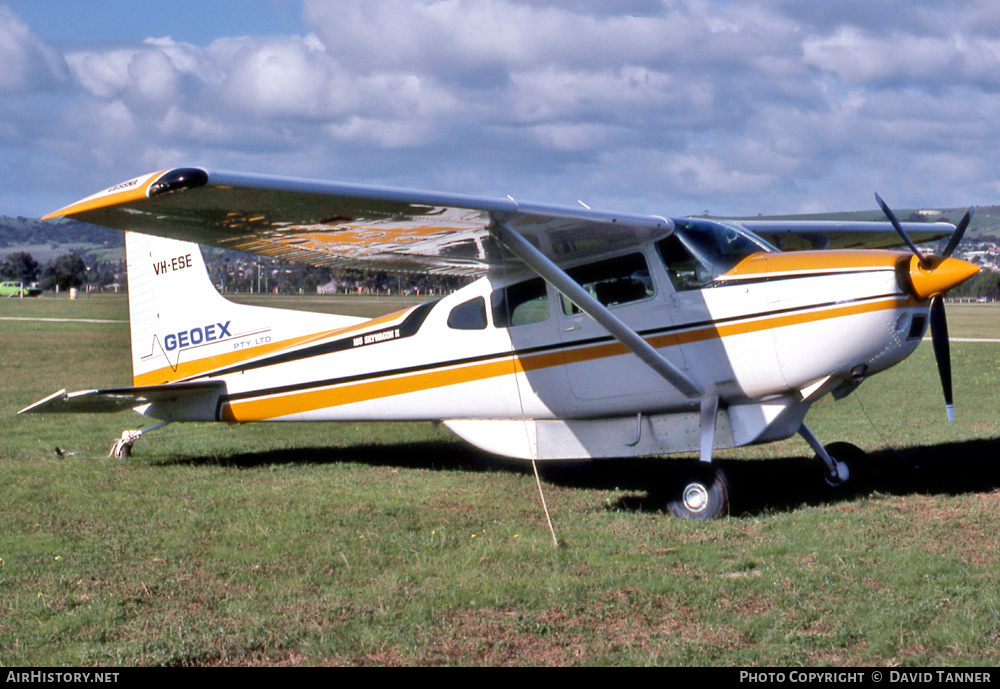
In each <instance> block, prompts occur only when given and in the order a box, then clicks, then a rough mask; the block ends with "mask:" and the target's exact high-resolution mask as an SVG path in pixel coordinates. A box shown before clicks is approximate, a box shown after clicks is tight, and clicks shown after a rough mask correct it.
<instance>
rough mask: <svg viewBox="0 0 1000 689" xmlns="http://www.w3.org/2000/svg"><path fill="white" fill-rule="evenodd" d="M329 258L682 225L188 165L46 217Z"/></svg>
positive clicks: (562, 251) (459, 259)
mask: <svg viewBox="0 0 1000 689" xmlns="http://www.w3.org/2000/svg"><path fill="white" fill-rule="evenodd" d="M57 216H68V217H72V218H74V219H76V220H80V221H83V222H89V223H93V224H96V225H103V226H105V227H112V228H117V229H122V230H131V231H135V232H140V233H145V234H152V235H158V236H162V237H169V238H173V239H181V240H185V241H192V242H196V243H198V244H204V245H208V246H215V247H220V248H224V249H235V250H238V251H243V252H246V253H253V254H260V255H264V256H271V257H274V258H282V259H287V260H293V261H298V262H302V263H308V264H310V265H317V266H327V267H361V268H370V269H380V270H394V271H401V272H430V273H439V274H452V275H480V274H483V273H485V272H487V271H489V270H491V269H496V268H500V267H502V266H504V265H505V261H511V260H513V259H512V257H511V256H509V255H508V256H506V258H505V256H504V253H503V252H501V251H500V250H499V249H498V246H497V244H496V243H495V242H494V241H492V240H491V237H490V228H491V227H494V226H495V225H496V224H497V223H503V224H505V225H506V226H508V227H510V228H512V229H513V230H515V231H516V232H518V233H519V234H521V235H522V236H526V237H527V238H528V239H529V241H531V242H532V243H533V244H535V245H536V246H537V247H538V248H539V249H540V250H542V251H543V252H544V253H545V254H546V255H548V256H550V257H552V258H553V260H556V261H560V259H561V258H565V257H572V258H577V257H580V256H587V255H592V254H600V253H603V252H606V251H609V250H613V249H616V248H619V247H625V246H631V245H635V244H638V243H641V242H644V241H646V240H648V239H651V238H657V237H660V236H665V235H667V234H669V233H670V232H671V231H672V228H673V223H672V221H670V220H668V219H666V218H663V217H658V216H650V215H628V214H612V213H603V212H597V211H591V210H589V209H585V208H582V207H581V208H567V207H560V206H548V205H540V204H526V203H521V202H517V201H515V200H513V199H512V198H486V197H475V196H465V195H459V194H444V193H436V192H425V191H415V190H404V189H395V188H390V187H376V186H365V185H355V184H343V183H334V182H319V181H312V180H303V179H293V178H287V177H273V176H264V175H250V174H243V173H234V172H221V171H214V170H206V169H202V168H177V169H173V170H166V171H161V172H156V173H153V174H150V175H145V176H142V177H137V178H135V179H132V180H129V181H128V182H124V183H122V184H118V185H115V186H113V187H111V188H109V189H107V190H105V191H102V192H100V193H98V194H95V195H93V196H90V197H88V198H86V199H83V200H81V201H79V202H77V203H75V204H72V205H70V206H68V207H66V208H63V209H61V210H59V211H56V212H55V213H52V214H50V215H49V216H46V218H52V217H57Z"/></svg>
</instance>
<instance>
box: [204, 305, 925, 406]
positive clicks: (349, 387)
mask: <svg viewBox="0 0 1000 689" xmlns="http://www.w3.org/2000/svg"><path fill="white" fill-rule="evenodd" d="M913 303H914V302H913V301H912V299H910V298H909V297H905V296H898V297H889V298H885V299H879V300H876V301H871V302H863V303H856V304H846V305H840V306H820V307H814V308H813V309H812V310H809V311H804V312H797V313H789V314H782V315H778V316H766V315H764V316H759V317H751V318H749V319H746V320H741V321H738V322H734V323H725V324H712V325H708V326H703V327H698V328H694V329H692V330H687V331H681V332H678V333H669V334H665V335H658V336H654V337H650V338H647V341H648V342H649V343H650V344H651V345H652V346H653V347H656V348H658V349H659V348H664V347H673V346H677V345H683V344H690V343H694V342H701V341H705V340H712V339H721V338H725V337H730V336H733V335H740V334H745V333H749V332H757V331H760V330H767V329H772V328H783V327H788V326H793V325H799V324H802V323H810V322H816V321H822V320H829V319H834V318H843V317H847V316H854V315H858V314H863V313H872V312H876V311H883V310H888V309H893V308H898V307H900V306H904V305H913ZM572 346H573V345H572V344H571V343H568V344H567V347H568V348H567V349H563V350H560V351H554V352H545V353H541V354H530V355H525V356H516V357H514V358H513V360H511V359H507V358H503V359H500V360H493V361H489V362H478V363H472V364H466V365H458V366H454V365H449V364H442V366H441V368H438V369H434V370H430V371H425V372H420V373H413V374H402V375H393V374H392V373H386V375H385V376H382V377H379V378H377V379H374V380H367V381H363V382H358V383H347V384H342V385H333V386H331V387H329V388H324V389H321V390H306V391H296V392H290V393H279V394H274V395H270V396H269V395H267V393H263V394H262V396H261V397H258V398H254V399H248V400H238V401H231V402H228V403H226V404H225V405H224V406H223V409H222V420H224V421H229V422H233V423H242V422H250V421H266V420H269V419H276V418H279V417H283V416H290V415H293V414H301V413H306V412H310V411H314V410H317V409H325V408H329V407H338V406H343V405H347V404H354V403H358V402H366V401H371V400H376V399H383V398H386V397H393V396H396V395H403V394H407V393H413V392H422V391H426V390H432V389H436V388H442V387H447V386H450V385H458V384H461V383H469V382H475V381H479V380H485V379H488V378H496V377H499V376H505V375H512V374H515V373H524V372H529V371H535V370H540V369H544V368H550V367H552V366H559V365H565V364H573V363H580V362H585V361H594V360H599V359H604V358H607V357H612V356H619V355H622V354H627V353H628V349H627V348H626V347H625V346H624V345H622V344H621V343H618V342H613V343H608V344H601V345H593V346H586V347H580V348H577V349H573V348H572ZM373 373H376V374H377V372H373Z"/></svg>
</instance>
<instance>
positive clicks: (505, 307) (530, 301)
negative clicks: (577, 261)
mask: <svg viewBox="0 0 1000 689" xmlns="http://www.w3.org/2000/svg"><path fill="white" fill-rule="evenodd" d="M490 306H491V308H492V310H493V324H494V325H495V326H497V327H498V328H510V327H516V326H519V325H530V324H532V323H541V322H542V321H545V320H548V318H549V298H548V294H547V292H546V290H545V280H543V279H541V278H534V279H532V280H525V281H524V282H518V283H517V284H514V285H510V286H508V287H504V288H502V289H498V290H494V291H493V295H492V296H491V297H490Z"/></svg>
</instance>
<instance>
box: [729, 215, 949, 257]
mask: <svg viewBox="0 0 1000 689" xmlns="http://www.w3.org/2000/svg"><path fill="white" fill-rule="evenodd" d="M857 215H860V214H857ZM866 215H867V214H866ZM807 217H808V219H805V218H804V217H799V218H794V217H793V218H752V219H746V218H731V219H727V222H735V223H738V224H740V225H742V226H743V227H744V228H746V229H748V230H750V231H751V232H753V233H754V234H756V235H757V236H758V237H760V238H761V239H763V240H764V241H766V242H768V243H770V244H772V245H774V246H776V247H778V248H779V249H781V250H782V251H801V250H817V249H822V250H825V249H893V248H896V247H899V246H902V245H903V240H902V239H901V238H900V236H899V234H898V233H896V231H895V230H893V228H892V226H891V225H890V224H889V223H887V222H886V221H885V219H884V218H883V219H882V220H840V219H832V218H826V219H823V218H820V217H818V216H807ZM900 224H901V225H902V227H903V229H904V230H906V233H907V234H908V235H909V236H910V238H911V239H912V240H913V241H914V242H916V243H918V244H920V243H924V242H933V241H937V240H939V239H943V238H945V237H948V236H950V235H951V233H952V232H954V231H955V226H954V225H952V224H951V223H947V222H904V223H900Z"/></svg>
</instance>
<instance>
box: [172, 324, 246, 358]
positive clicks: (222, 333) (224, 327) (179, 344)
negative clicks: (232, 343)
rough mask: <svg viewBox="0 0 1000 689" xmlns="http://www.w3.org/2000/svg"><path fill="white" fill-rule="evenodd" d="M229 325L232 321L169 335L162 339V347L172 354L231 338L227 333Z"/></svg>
mask: <svg viewBox="0 0 1000 689" xmlns="http://www.w3.org/2000/svg"><path fill="white" fill-rule="evenodd" d="M230 323H232V321H226V322H225V323H212V324H208V325H204V326H201V327H198V328H191V329H190V330H182V331H181V332H179V333H170V334H169V335H167V336H166V337H164V338H163V346H164V348H165V349H166V350H167V351H168V352H172V351H173V350H175V349H184V348H185V347H193V346H194V345H200V344H202V343H204V342H215V341H216V340H221V339H222V338H224V337H232V334H231V333H230V332H229V324H230Z"/></svg>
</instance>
